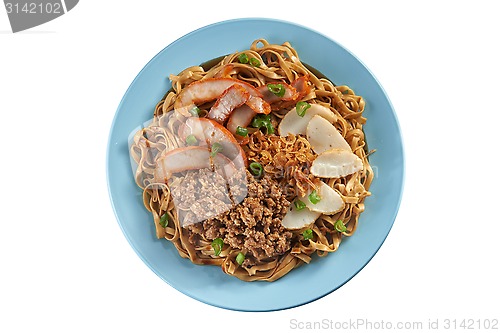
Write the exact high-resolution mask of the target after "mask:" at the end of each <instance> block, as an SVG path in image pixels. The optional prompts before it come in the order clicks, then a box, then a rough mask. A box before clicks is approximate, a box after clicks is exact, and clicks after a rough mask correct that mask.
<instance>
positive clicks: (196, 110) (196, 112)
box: [189, 105, 201, 117]
mask: <svg viewBox="0 0 500 333" xmlns="http://www.w3.org/2000/svg"><path fill="white" fill-rule="evenodd" d="M189 113H190V114H191V115H192V116H193V117H199V116H200V115H201V110H200V108H199V107H197V106H196V105H195V106H193V107H192V108H191V109H189Z"/></svg>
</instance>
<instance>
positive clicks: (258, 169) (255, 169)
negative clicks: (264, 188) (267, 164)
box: [248, 162, 264, 177]
mask: <svg viewBox="0 0 500 333" xmlns="http://www.w3.org/2000/svg"><path fill="white" fill-rule="evenodd" d="M248 167H249V168H250V172H251V173H252V174H253V175H254V176H257V177H260V176H262V173H263V172H264V168H263V167H262V164H260V163H258V162H252V163H250V165H249V166H248Z"/></svg>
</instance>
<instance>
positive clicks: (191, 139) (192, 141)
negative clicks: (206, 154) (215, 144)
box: [186, 134, 198, 146]
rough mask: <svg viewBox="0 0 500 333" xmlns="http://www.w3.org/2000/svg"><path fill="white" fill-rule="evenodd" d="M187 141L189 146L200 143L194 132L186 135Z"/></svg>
mask: <svg viewBox="0 0 500 333" xmlns="http://www.w3.org/2000/svg"><path fill="white" fill-rule="evenodd" d="M186 143H187V144H188V146H195V145H196V144H197V143H198V140H197V139H196V137H195V136H194V135H193V134H189V135H188V136H187V137H186Z"/></svg>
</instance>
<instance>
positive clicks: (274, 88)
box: [267, 83, 285, 97]
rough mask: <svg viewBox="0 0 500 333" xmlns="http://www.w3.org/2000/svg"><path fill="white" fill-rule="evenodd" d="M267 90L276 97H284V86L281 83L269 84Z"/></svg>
mask: <svg viewBox="0 0 500 333" xmlns="http://www.w3.org/2000/svg"><path fill="white" fill-rule="evenodd" d="M267 89H268V90H269V91H270V92H272V93H273V94H275V95H276V96H278V97H283V96H285V86H284V85H282V84H281V83H269V84H268V85H267Z"/></svg>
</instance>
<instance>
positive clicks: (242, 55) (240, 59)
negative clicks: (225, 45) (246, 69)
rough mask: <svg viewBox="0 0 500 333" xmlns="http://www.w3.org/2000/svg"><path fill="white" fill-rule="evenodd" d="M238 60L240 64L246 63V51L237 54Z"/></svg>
mask: <svg viewBox="0 0 500 333" xmlns="http://www.w3.org/2000/svg"><path fill="white" fill-rule="evenodd" d="M238 61H239V62H240V63H242V64H248V56H247V55H246V53H242V54H240V55H239V56H238Z"/></svg>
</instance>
